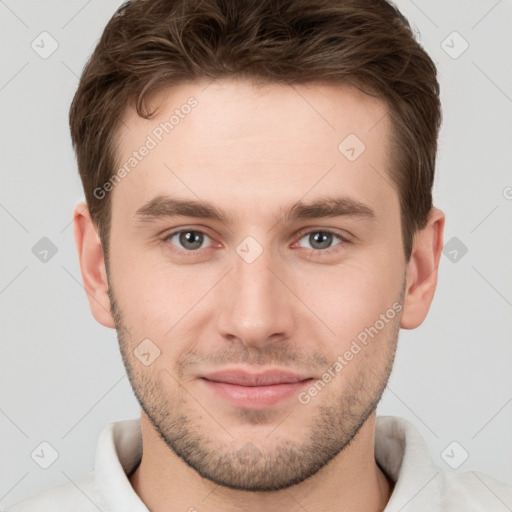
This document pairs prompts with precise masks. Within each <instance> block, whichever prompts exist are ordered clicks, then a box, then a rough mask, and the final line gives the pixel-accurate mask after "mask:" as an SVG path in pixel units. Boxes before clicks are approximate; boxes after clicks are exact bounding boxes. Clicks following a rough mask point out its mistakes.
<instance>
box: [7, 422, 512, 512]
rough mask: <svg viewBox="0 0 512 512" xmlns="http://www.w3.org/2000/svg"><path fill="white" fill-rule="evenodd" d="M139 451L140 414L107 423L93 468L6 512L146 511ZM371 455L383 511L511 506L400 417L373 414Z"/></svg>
mask: <svg viewBox="0 0 512 512" xmlns="http://www.w3.org/2000/svg"><path fill="white" fill-rule="evenodd" d="M141 456H142V435H141V429H140V419H134V420H127V421H120V422H116V423H111V424H109V425H107V427H105V429H104V430H103V431H102V433H101V434H100V437H99V439H98V444H97V448H96V461H95V469H94V471H91V472H89V473H87V474H85V475H83V476H81V477H80V478H77V479H75V480H74V481H73V482H68V483H65V484H63V485H60V486H58V487H54V488H52V489H48V490H46V491H43V492H42V493H40V494H37V495H36V496H34V497H32V498H29V499H27V500H24V501H22V502H21V503H18V504H17V505H15V506H13V507H11V508H10V509H8V511H7V512H36V511H37V512H59V511H62V512H64V511H65V512H69V511H73V512H98V509H99V510H101V511H102V512H148V508H147V507H146V506H145V505H144V503H143V502H142V501H141V499H140V498H139V497H138V495H137V494H136V493H135V491H134V490H133V488H132V486H131V484H130V481H129V480H128V475H130V474H131V472H132V471H133V470H134V469H135V468H136V466H137V465H138V463H139V461H140V458H141ZM375 458H376V460H377V462H378V464H379V466H380V467H381V469H382V470H383V471H385V472H386V474H387V475H388V476H389V477H390V479H391V480H392V481H393V482H395V487H394V490H393V494H392V496H391V499H390V500H389V502H388V505H387V506H386V508H385V512H399V511H400V512H440V511H443V512H494V511H496V512H506V511H507V510H512V487H508V486H506V485H504V484H502V483H500V482H498V481H496V480H494V479H493V478H491V477H489V476H486V475H484V474H482V473H479V472H473V471H471V472H466V473H454V472H451V471H445V470H442V469H441V468H439V467H437V466H435V465H434V464H433V462H432V460H431V458H430V455H429V452H428V449H427V447H426V445H425V442H424V441H423V439H422V438H421V435H420V433H419V432H418V430H417V429H416V428H415V427H414V426H413V425H412V424H411V423H409V422H408V421H406V420H404V419H403V418H399V417H395V416H378V417H377V420H376V432H375ZM507 507H508V508H507Z"/></svg>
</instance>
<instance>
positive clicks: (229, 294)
mask: <svg viewBox="0 0 512 512" xmlns="http://www.w3.org/2000/svg"><path fill="white" fill-rule="evenodd" d="M249 261H250V260H246V259H244V258H243V257H241V256H239V254H237V253H235V254H234V255H233V269H232V270H231V272H229V274H228V275H227V276H226V279H224V280H223V282H222V287H223V288H222V290H221V293H222V294H223V299H224V300H223V306H222V307H221V310H220V311H219V314H218V317H217V318H218V328H219V332H220V334H221V335H222V336H223V337H224V338H227V339H228V340H230V341H238V342H240V343H243V344H244V345H245V346H246V347H263V346H265V345H268V344H271V343H276V342H278V341H284V340H287V339H289V338H290V337H291V335H292V332H293V329H294V322H295V321H294V315H293V310H294V308H296V307H297V304H295V302H294V297H293V294H292V292H291V291H290V289H289V288H288V287H287V285H288V286H290V283H286V280H287V273H286V271H285V270H283V266H282V265H278V264H277V263H276V258H273V257H272V255H271V253H270V251H267V250H264V251H263V252H262V254H260V255H259V256H258V257H257V258H256V259H255V260H254V261H252V262H249ZM288 279H289V276H288ZM285 283H286V284H285ZM290 287H291V286H290ZM295 301H296V299H295Z"/></svg>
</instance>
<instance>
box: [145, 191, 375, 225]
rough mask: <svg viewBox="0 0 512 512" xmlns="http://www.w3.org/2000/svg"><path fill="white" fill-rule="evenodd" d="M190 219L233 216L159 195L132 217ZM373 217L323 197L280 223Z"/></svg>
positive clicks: (297, 207)
mask: <svg viewBox="0 0 512 512" xmlns="http://www.w3.org/2000/svg"><path fill="white" fill-rule="evenodd" d="M176 216H178V217H193V218H198V219H210V220H216V221H219V222H222V223H229V222H231V221H232V219H233V217H232V216H231V215H229V214H228V213H226V212H224V211H223V210H221V209H220V208H218V207H216V206H215V205H213V204H211V203H208V202H206V201H196V200H191V199H186V200H184V199H178V198H175V197H171V196H167V195H159V196H156V197H155V198H153V199H151V200H150V201H149V202H148V203H146V204H144V205H143V206H141V207H140V208H139V209H138V210H137V211H136V212H135V218H136V219H137V220H139V221H141V222H151V221H155V220H158V219H162V218H166V217H176ZM341 216H348V217H362V218H370V219H372V218H375V216H376V215H375V211H374V210H373V209H372V208H371V207H370V206H368V205H366V204H364V203H362V202H360V201H356V200H354V199H351V198H349V197H331V196H329V197H324V198H320V199H317V200H315V201H314V202H311V203H304V202H302V201H298V202H296V203H294V204H293V205H292V207H291V208H290V209H289V210H288V211H287V212H286V213H285V214H284V215H283V219H282V221H285V222H293V221H298V220H307V219H320V218H325V217H341ZM282 221H281V222H282Z"/></svg>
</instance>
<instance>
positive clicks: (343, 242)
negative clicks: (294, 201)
mask: <svg viewBox="0 0 512 512" xmlns="http://www.w3.org/2000/svg"><path fill="white" fill-rule="evenodd" d="M186 232H192V233H199V234H202V235H205V236H207V237H208V238H210V239H212V237H210V236H209V235H208V234H207V233H205V232H204V231H201V230H199V229H179V230H176V231H173V232H171V233H168V234H167V235H165V237H164V238H163V241H164V242H168V243H169V245H174V244H171V243H170V239H171V238H172V237H173V236H175V235H179V234H181V233H186ZM312 233H323V234H328V235H332V236H333V237H335V238H338V239H339V240H340V242H339V243H338V244H336V245H333V246H331V247H328V248H327V249H310V248H309V247H301V249H304V250H306V251H308V254H309V255H310V256H311V255H314V256H323V255H329V254H331V253H332V252H336V251H339V250H341V249H342V248H341V247H340V246H344V245H346V244H349V243H350V240H348V239H347V238H345V237H344V236H342V235H340V234H339V233H337V232H335V231H332V230H330V229H310V230H309V231H302V232H301V233H300V234H299V236H298V239H297V242H298V241H300V240H301V239H302V238H304V237H305V236H307V235H310V234H312ZM297 242H295V243H297ZM200 250H201V249H194V250H190V251H187V250H183V249H179V248H177V247H176V246H174V248H173V251H174V253H175V254H177V255H179V256H196V255H197V254H198V252H199V251H200Z"/></svg>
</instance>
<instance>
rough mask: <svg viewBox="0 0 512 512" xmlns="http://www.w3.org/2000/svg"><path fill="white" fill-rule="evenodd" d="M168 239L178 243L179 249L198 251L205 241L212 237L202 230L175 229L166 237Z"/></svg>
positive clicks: (175, 243) (174, 243)
mask: <svg viewBox="0 0 512 512" xmlns="http://www.w3.org/2000/svg"><path fill="white" fill-rule="evenodd" d="M165 240H166V241H169V242H170V243H171V244H172V245H176V246H177V247H178V248H179V249H185V251H189V252H190V251H196V250H198V249H201V248H202V245H203V243H204V242H205V241H207V240H209V241H210V242H211V241H212V239H211V238H210V237H209V236H208V235H207V234H206V233H203V232H202V231H197V230H193V229H184V230H182V231H175V232H174V233H170V234H169V235H167V236H166V237H165Z"/></svg>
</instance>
